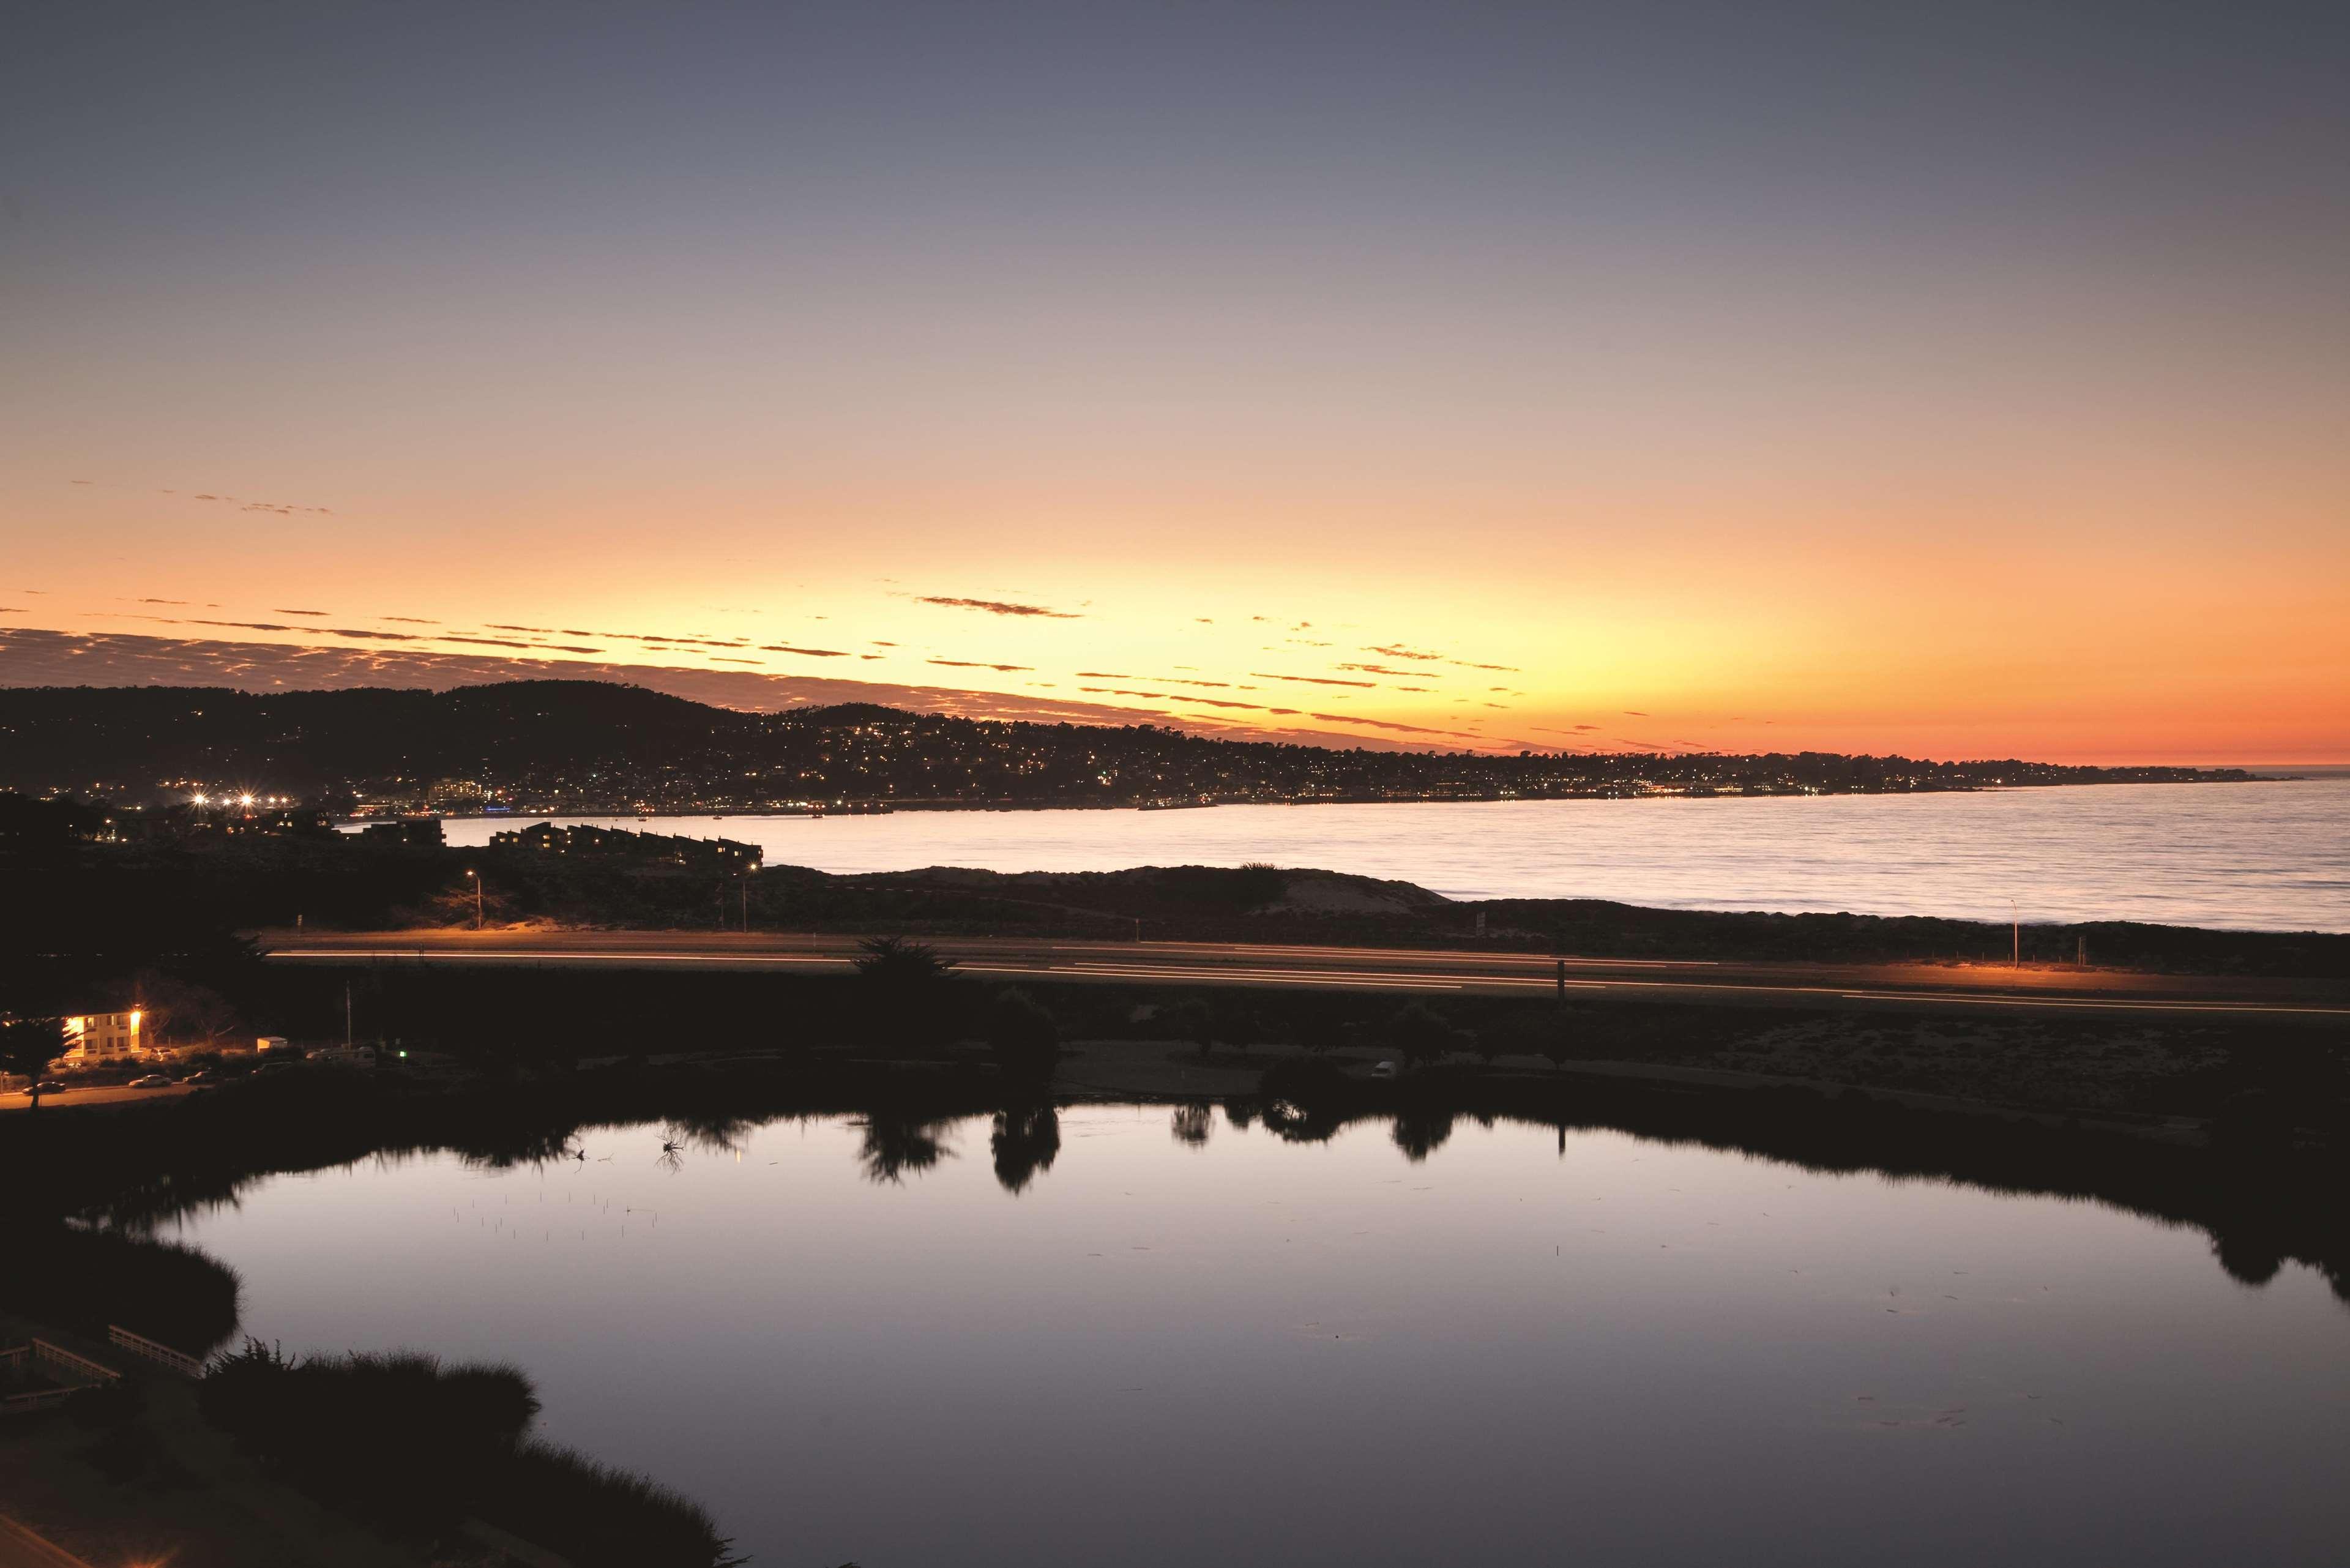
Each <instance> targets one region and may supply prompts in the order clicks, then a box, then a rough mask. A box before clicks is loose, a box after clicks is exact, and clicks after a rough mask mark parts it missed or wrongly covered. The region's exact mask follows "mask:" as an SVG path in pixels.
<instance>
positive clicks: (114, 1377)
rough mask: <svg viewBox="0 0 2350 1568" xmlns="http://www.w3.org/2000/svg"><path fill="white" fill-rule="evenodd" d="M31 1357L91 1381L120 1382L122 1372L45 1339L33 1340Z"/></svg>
mask: <svg viewBox="0 0 2350 1568" xmlns="http://www.w3.org/2000/svg"><path fill="white" fill-rule="evenodd" d="M33 1358H34V1359H35V1360H36V1361H46V1362H48V1363H49V1364H50V1365H52V1366H57V1367H60V1368H62V1369H64V1370H65V1371H67V1372H70V1373H72V1374H74V1375H75V1376H78V1377H80V1378H83V1379H84V1380H86V1381H88V1382H91V1383H115V1382H120V1380H121V1377H122V1374H121V1373H120V1372H117V1371H116V1370H115V1369H114V1368H113V1367H111V1366H107V1365H106V1363H104V1362H102V1361H92V1360H91V1359H90V1358H89V1357H88V1356H87V1355H75V1354H74V1353H73V1352H72V1351H70V1350H68V1349H67V1348H66V1347H65V1346H64V1345H51V1344H50V1343H49V1342H48V1341H47V1340H46V1339H36V1340H35V1341H33Z"/></svg>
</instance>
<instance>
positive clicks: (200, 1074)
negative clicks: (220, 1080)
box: [180, 1067, 219, 1084]
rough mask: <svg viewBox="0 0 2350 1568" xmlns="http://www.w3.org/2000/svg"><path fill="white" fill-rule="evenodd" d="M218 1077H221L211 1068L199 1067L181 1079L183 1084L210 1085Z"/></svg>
mask: <svg viewBox="0 0 2350 1568" xmlns="http://www.w3.org/2000/svg"><path fill="white" fill-rule="evenodd" d="M218 1076H219V1075H218V1074H216V1073H214V1072H213V1070H212V1069H211V1068H210V1067H199V1068H197V1069H196V1070H195V1071H194V1072H192V1073H191V1074H189V1075H187V1076H186V1077H184V1078H182V1079H181V1080H180V1082H182V1084H209V1083H211V1082H213V1079H215V1078H216V1077H218Z"/></svg>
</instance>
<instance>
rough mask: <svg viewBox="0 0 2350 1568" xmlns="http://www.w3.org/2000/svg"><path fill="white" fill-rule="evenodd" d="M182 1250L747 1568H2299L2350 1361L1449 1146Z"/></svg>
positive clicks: (807, 1179) (584, 1164) (1675, 1169)
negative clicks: (1025, 1567) (438, 1382)
mask: <svg viewBox="0 0 2350 1568" xmlns="http://www.w3.org/2000/svg"><path fill="white" fill-rule="evenodd" d="M579 1147H581V1149H582V1150H584V1152H585V1154H586V1156H587V1158H585V1159H584V1160H579V1159H567V1160H560V1161H549V1162H547V1163H545V1164H541V1165H536V1166H528V1165H525V1166H517V1167H510V1168H484V1167H482V1166H478V1165H469V1164H467V1163H466V1162H464V1161H463V1160H462V1159H460V1158H457V1157H455V1156H453V1155H434V1156H427V1157H420V1158H409V1159H384V1160H380V1161H367V1162H361V1163H360V1164H358V1165H355V1166H350V1167H347V1168H340V1169H337V1170H332V1171H328V1172H323V1173H317V1174H310V1175H296V1176H280V1177H274V1178H270V1179H265V1180H263V1181H261V1182H258V1183H256V1184H255V1186H253V1187H252V1188H250V1189H247V1190H246V1191H245V1193H244V1196H243V1198H242V1199H241V1200H240V1201H239V1202H238V1203H237V1204H236V1205H235V1206H234V1207H225V1208H223V1209H220V1210H215V1211H213V1212H211V1213H208V1214H205V1215H203V1216H200V1217H197V1218H192V1219H190V1220H187V1221H186V1222H185V1223H184V1225H183V1226H182V1233H183V1234H185V1235H186V1236H187V1237H188V1238H189V1239H190V1240H192V1241H195V1242H197V1243H198V1244H200V1245H202V1246H203V1247H204V1248H206V1249H207V1250H209V1251H213V1253H214V1254H216V1255H217V1256H220V1257H222V1258H223V1259H224V1260H226V1261H228V1262H233V1263H234V1264H235V1265H236V1266H237V1267H238V1268H240V1269H241V1270H243V1271H244V1277H245V1280H246V1290H247V1321H248V1324H249V1326H250V1327H251V1329H252V1330H253V1332H255V1333H256V1334H261V1335H263V1336H265V1337H269V1338H276V1339H282V1340H283V1341H284V1342H285V1343H286V1346H287V1347H288V1348H289V1349H291V1348H295V1347H297V1346H298V1347H305V1348H308V1347H317V1348H328V1349H339V1348H343V1347H347V1346H363V1347H367V1346H380V1345H421V1346H428V1347H430V1348H432V1349H434V1350H437V1351H440V1352H442V1353H443V1354H444V1355H462V1356H477V1355H478V1356H497V1357H511V1358H512V1359H513V1360H515V1361H516V1362H518V1363H519V1364H521V1365H522V1366H525V1368H526V1369H528V1371H529V1372H530V1373H531V1374H532V1376H534V1377H536V1379H537V1381H538V1384H539V1386H540V1389H541V1392H542V1394H543V1395H544V1396H545V1397H546V1425H547V1427H548V1428H549V1430H550V1432H551V1434H552V1435H553V1436H555V1437H556V1438H559V1439H560V1440H563V1441H566V1442H569V1443H574V1444H577V1445H578V1446H580V1447H582V1448H584V1449H587V1450H588V1451H589V1452H591V1453H594V1454H597V1455H599V1456H601V1457H605V1458H608V1459H613V1460H616V1461H619V1462H620V1463H624V1464H628V1465H630V1466H634V1467H638V1468H641V1469H647V1470H650V1471H651V1472H653V1473H655V1474H657V1475H658V1476H660V1477H661V1478H662V1479H664V1480H669V1481H671V1482H672V1483H673V1484H676V1485H678V1486H679V1487H681V1488H682V1489H683V1490H687V1491H690V1492H691V1493H693V1494H695V1495H697V1496H699V1497H700V1498H702V1500H703V1501H706V1502H708V1503H709V1504H710V1506H711V1507H712V1510H713V1511H715V1512H716V1513H717V1515H718V1516H719V1518H720V1520H721V1521H722V1522H723V1525H724V1527H725V1528H726V1529H727V1530H728V1531H730V1532H732V1533H733V1534H734V1535H735V1537H736V1539H737V1542H738V1545H739V1546H740V1547H741V1548H742V1549H744V1550H748V1551H750V1552H753V1553H754V1555H755V1556H756V1557H757V1559H758V1560H759V1561H760V1562H761V1563H764V1564H770V1565H781V1564H813V1563H837V1562H841V1561H843V1560H845V1559H847V1558H849V1557H852V1556H853V1557H855V1558H857V1559H858V1560H859V1561H860V1562H862V1563H865V1564H867V1565H868V1568H887V1565H889V1564H926V1565H927V1564H947V1563H955V1564H965V1563H968V1564H1014V1563H1018V1564H1034V1563H1107V1562H1118V1563H1141V1564H1177V1563H1182V1564H1193V1563H1325V1562H1327V1563H1337V1562H1345V1563H1396V1564H1403V1563H1411V1564H1422V1563H1440V1562H1493V1563H1523V1562H1543V1561H1564V1560H1569V1559H1572V1560H1575V1561H1581V1562H1592V1563H1707V1562H1738V1563H1872V1564H1876V1563H1887V1562H1901V1563H1921V1562H1922V1563H1981V1562H1984V1561H1991V1560H1999V1561H2008V1562H2030V1563H2042V1562H2055V1561H2068V1562H2082V1563H2121V1562H2129V1563H2217V1562H2230V1563H2338V1562H2340V1561H2341V1560H2342V1552H2343V1546H2344V1542H2345V1541H2350V1499H2345V1489H2344V1488H2342V1486H2341V1485H2340V1479H2341V1476H2342V1474H2343V1465H2344V1463H2345V1459H2350V1355H2345V1349H2350V1319H2346V1318H2345V1314H2344V1313H2343V1311H2342V1308H2341V1304H2340V1303H2338V1302H2336V1301H2335V1300H2334V1297H2333V1296H2332V1295H2331V1294H2330V1293H2329V1292H2328V1290H2327V1289H2326V1287H2325V1284H2324V1282H2323V1281H2322V1280H2321V1279H2320V1278H2319V1277H2318V1276H2317V1275H2316V1274H2314V1272H2311V1271H2310V1270H2308V1269H2307V1268H2305V1267H2303V1265H2300V1264H2298V1263H2294V1264H2288V1265H2287V1266H2286V1267H2285V1268H2284V1270H2283V1271H2282V1272H2281V1273H2280V1274H2278V1276H2277V1277H2276V1278H2275V1279H2274V1280H2273V1281H2272V1282H2270V1283H2269V1284H2268V1285H2266V1286H2265V1287H2264V1288H2261V1289H2257V1290H2254V1289H2248V1288H2246V1287H2244V1286H2242V1285H2240V1284H2238V1283H2236V1282H2233V1281H2231V1280H2230V1278H2229V1277H2228V1275H2227V1274H2226V1273H2224V1272H2221V1271H2220V1269H2219V1268H2217V1267H2215V1266H2214V1264H2213V1262H2212V1259H2211V1255H2210V1244H2209V1241H2208V1238H2207V1237H2206V1235H2205V1234H2204V1233H2203V1232H2201V1231H2197V1230H2193V1229H2190V1228H2185V1227H2170V1226H2165V1225H2161V1224H2158V1223H2154V1222H2150V1221H2148V1220H2144V1219H2141V1218H2137V1217H2134V1216H2130V1215H2126V1214H2123V1213H2120V1212H2117V1211H2116V1210H2110V1209H2107V1208H2105V1207H2103V1206H2100V1205H2097V1204H2094V1203H2088V1202H2068V1201H2062V1200H2057V1199H2037V1198H2018V1197H2003V1196H1997V1195H1993V1194H1991V1193H1987V1192H1984V1191H1981V1190H1978V1189H1970V1188H1965V1187H1960V1186H1954V1185H1949V1184H1944V1183H1939V1182H1930V1181H1908V1182H1904V1181H1896V1180H1893V1179H1887V1178H1884V1177H1881V1176H1874V1175H1847V1176H1837V1175H1826V1174H1818V1173H1812V1172H1806V1171H1804V1170H1802V1169H1799V1168H1794V1167H1791V1166H1786V1165H1783V1164H1780V1163H1777V1162H1775V1161H1771V1160H1765V1159H1760V1158H1750V1157H1744V1156H1741V1155H1738V1154H1735V1153H1726V1152H1722V1151H1721V1150H1715V1149H1708V1148H1703V1147H1694V1146H1688V1145H1666V1144H1660V1143H1656V1142H1652V1141H1648V1140H1644V1139H1641V1138H1638V1137H1632V1136H1630V1135H1627V1134H1624V1133H1619V1132H1612V1131H1581V1132H1574V1131H1570V1132H1567V1133H1565V1134H1563V1135H1562V1134H1561V1133H1559V1132H1558V1131H1557V1130H1556V1129H1555V1128H1553V1127H1536V1126H1528V1125H1517V1124H1511V1123H1506V1122H1505V1123H1501V1124H1497V1125H1493V1126H1491V1127H1487V1126H1482V1125H1480V1124H1479V1123H1477V1122H1476V1121H1473V1120H1469V1119H1465V1118H1464V1119H1462V1120H1460V1121H1458V1122H1453V1121H1451V1120H1449V1119H1446V1120H1423V1121H1415V1122H1408V1123H1405V1124H1401V1125H1397V1124H1383V1123H1370V1122H1366V1123H1357V1124H1355V1125H1352V1126H1349V1127H1347V1128H1345V1129H1344V1130H1343V1131H1341V1132H1339V1133H1338V1135H1337V1136H1336V1137H1334V1138H1333V1139H1331V1140H1330V1141H1328V1142H1326V1143H1321V1144H1311V1145H1299V1144H1294V1143H1289V1142H1284V1141H1283V1140H1281V1139H1279V1138H1277V1137H1274V1136H1273V1134H1272V1133H1270V1132H1269V1131H1268V1130H1267V1129H1265V1128H1264V1127H1255V1126H1248V1125H1244V1123H1242V1122H1236V1121H1235V1120H1233V1119H1232V1116H1229V1115H1228V1114H1226V1113H1223V1112H1215V1113H1212V1114H1211V1113H1206V1112H1203V1111H1201V1110H1200V1109H1197V1108H1189V1109H1183V1110H1174V1111H1170V1107H1167V1106H1146V1107H1103V1106H1083V1107H1076V1108H1065V1109H1063V1110H1060V1111H1059V1112H1057V1113H1055V1112H1054V1111H1051V1110H1049V1109H1044V1108H1036V1109H1030V1110H1022V1111H1007V1112H1004V1113H1002V1114H1000V1115H997V1116H993V1117H989V1116H974V1117H968V1118H958V1119H953V1120H948V1121H920V1120H910V1119H894V1120H893V1119H889V1118H880V1119H869V1118H862V1117H854V1116H837V1117H821V1118H811V1119H804V1120H802V1119H795V1120H787V1121H781V1122H775V1123H770V1124H767V1125H764V1126H761V1127H747V1126H742V1125H733V1126H725V1125H721V1126H716V1127H702V1128H698V1129H689V1128H684V1127H676V1126H664V1125H662V1124H658V1123H655V1124H648V1125H644V1126H639V1127H627V1128H616V1129H603V1130H590V1131H588V1132H587V1133H586V1134H584V1135H583V1136H582V1137H581V1139H580V1143H579Z"/></svg>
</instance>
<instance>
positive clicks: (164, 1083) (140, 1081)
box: [130, 1073, 172, 1089]
mask: <svg viewBox="0 0 2350 1568" xmlns="http://www.w3.org/2000/svg"><path fill="white" fill-rule="evenodd" d="M171 1086H172V1080H171V1078H170V1076H169V1075H165V1074H162V1073H150V1074H148V1075H146V1076H145V1077H143V1078H133V1079H131V1080H130V1087H131V1088H134V1089H168V1088H170V1087H171Z"/></svg>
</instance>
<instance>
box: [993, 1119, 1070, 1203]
mask: <svg viewBox="0 0 2350 1568" xmlns="http://www.w3.org/2000/svg"><path fill="white" fill-rule="evenodd" d="M988 1146H989V1147H990V1148H991V1149H992V1150H993V1153H994V1155H995V1179H996V1180H997V1181H999V1182H1001V1183H1002V1184H1003V1190H1004V1191H1006V1192H1009V1193H1013V1194H1014V1195H1015V1196H1016V1195H1017V1194H1019V1193H1020V1192H1022V1191H1023V1190H1024V1189H1026V1188H1027V1186H1028V1184H1029V1183H1030V1182H1032V1181H1034V1180H1035V1179H1036V1178H1037V1177H1038V1176H1040V1175H1042V1174H1044V1173H1045V1171H1048V1170H1050V1169H1052V1168H1053V1157H1054V1156H1055V1155H1057V1154H1059V1153H1060V1152H1061V1113H1060V1112H1059V1111H1058V1110H1056V1109H1055V1108H1054V1107H1053V1106H1050V1105H1032V1106H1007V1107H1006V1108H1004V1109H1003V1110H1000V1111H998V1112H996V1113H995V1130H994V1131H993V1133H992V1134H991V1135H989V1137H988Z"/></svg>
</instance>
